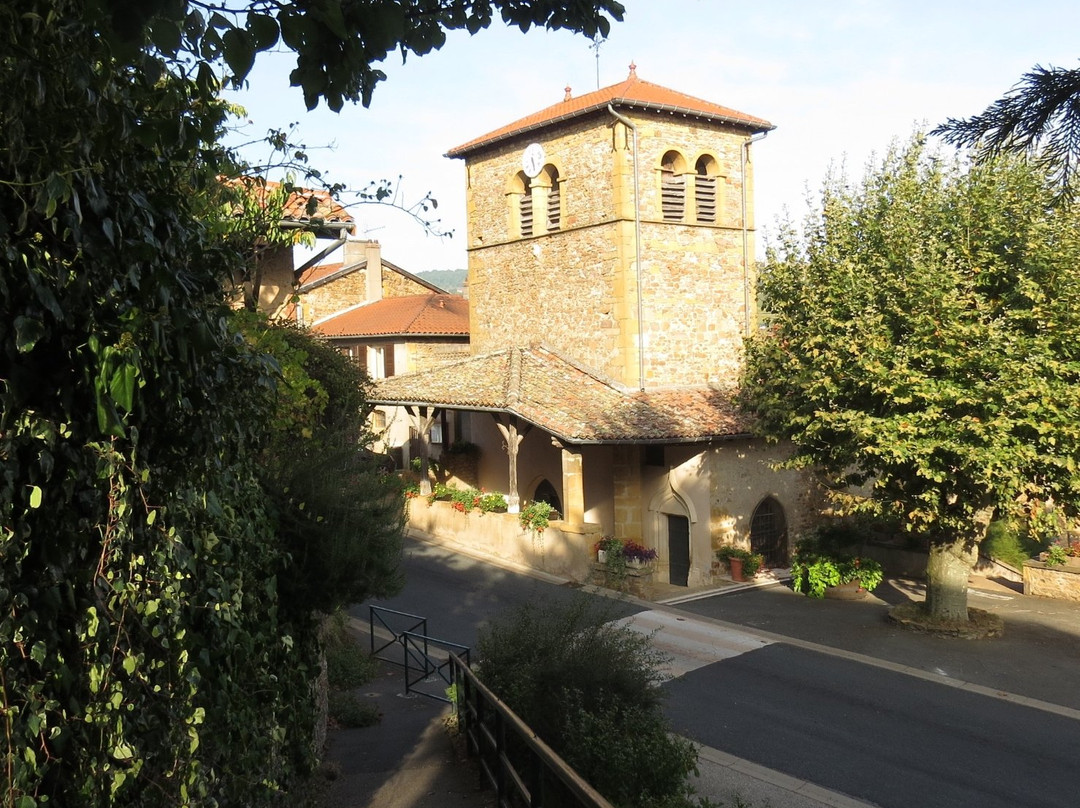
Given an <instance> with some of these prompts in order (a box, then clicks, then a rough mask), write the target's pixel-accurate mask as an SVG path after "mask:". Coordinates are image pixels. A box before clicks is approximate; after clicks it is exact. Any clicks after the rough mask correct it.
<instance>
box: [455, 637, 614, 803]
mask: <svg viewBox="0 0 1080 808" xmlns="http://www.w3.org/2000/svg"><path fill="white" fill-rule="evenodd" d="M450 665H451V668H452V670H453V678H454V686H455V691H456V693H455V695H456V706H457V714H458V722H459V726H460V729H461V731H462V732H463V733H464V735H465V741H466V746H467V748H468V750H469V754H471V755H475V756H476V757H477V758H478V759H479V762H480V769H481V771H482V773H483V775H484V777H485V778H486V779H487V781H488V783H489V784H490V785H491V787H492V788H494V789H495V795H496V798H497V800H498V805H499V806H501V808H511V807H512V806H528V808H555V807H556V806H558V808H563V806H581V807H582V808H612V806H611V803H609V802H608V801H607V800H606V799H604V797H603V796H602V795H601V794H600V792H598V791H597V790H596V789H595V788H593V787H592V786H590V785H589V784H588V783H587V782H586V781H585V780H583V779H582V778H581V776H580V775H578V773H577V772H575V771H574V770H573V769H572V768H570V766H569V765H567V763H566V761H564V760H563V759H562V758H561V757H559V756H558V755H557V754H555V752H554V751H553V750H552V749H551V747H549V746H548V745H547V744H545V743H544V742H543V741H542V740H540V739H539V738H538V737H537V736H536V733H535V732H533V731H532V730H531V729H530V728H529V726H528V725H527V724H526V723H525V722H524V721H522V720H521V719H520V718H518V716H517V715H516V714H515V713H514V712H513V711H512V710H511V709H510V708H509V707H507V706H506V705H505V704H504V703H503V702H502V701H501V700H500V699H499V697H498V696H496V695H495V694H494V693H492V692H491V691H490V690H488V688H487V687H485V686H484V684H483V683H482V682H481V681H480V680H479V679H478V678H477V677H476V674H475V673H473V672H472V670H471V669H470V668H469V665H468V662H467V661H465V660H463V659H461V658H460V657H457V656H451V657H450Z"/></svg>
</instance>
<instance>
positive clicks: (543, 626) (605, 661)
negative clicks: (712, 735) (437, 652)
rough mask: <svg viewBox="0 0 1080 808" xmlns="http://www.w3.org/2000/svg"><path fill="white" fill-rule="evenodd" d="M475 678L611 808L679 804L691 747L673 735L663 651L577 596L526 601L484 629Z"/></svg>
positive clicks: (683, 801)
mask: <svg viewBox="0 0 1080 808" xmlns="http://www.w3.org/2000/svg"><path fill="white" fill-rule="evenodd" d="M478 646H479V651H480V678H481V679H482V680H483V682H484V684H485V685H487V686H488V687H489V688H490V689H491V690H492V692H494V693H495V694H496V695H497V696H498V697H499V698H500V699H502V700H503V701H504V702H505V703H506V704H507V706H509V707H510V709H511V710H513V711H514V712H515V713H516V714H517V715H518V716H520V717H521V719H522V720H523V721H524V722H525V723H526V724H528V725H529V726H530V727H531V728H532V729H533V730H534V731H535V732H536V734H537V735H538V736H539V737H540V738H541V739H542V740H543V741H544V743H546V744H548V745H549V746H550V747H551V748H552V749H554V750H555V752H556V753H558V754H559V755H560V756H561V757H562V758H563V759H564V760H565V761H566V762H567V763H568V764H570V766H571V767H572V768H573V769H574V770H575V771H576V772H577V773H578V774H580V775H581V776H582V777H584V778H585V780H586V781H588V782H589V783H590V784H591V785H592V786H593V787H594V788H595V789H596V790H597V791H599V792H600V793H601V794H603V795H604V796H605V797H606V798H607V799H608V800H610V801H611V802H612V803H613V804H614V805H618V806H625V807H626V808H631V806H634V807H635V808H685V807H686V806H689V805H692V804H694V800H693V799H692V794H693V789H692V788H691V787H690V784H689V777H690V775H691V773H694V772H695V771H696V767H697V751H696V749H695V748H694V745H693V744H692V743H690V742H689V741H687V740H685V739H683V738H678V737H676V736H673V735H671V734H670V727H669V726H668V723H667V720H666V719H665V718H664V713H663V705H662V698H663V692H662V691H661V689H660V683H661V681H662V678H663V675H662V671H661V667H662V665H663V663H664V662H665V657H664V655H663V654H662V653H661V652H659V651H657V650H656V649H655V648H654V647H653V645H652V641H651V640H650V638H649V637H647V636H645V635H643V634H641V633H639V632H636V631H634V630H633V629H631V628H629V627H628V626H624V625H622V624H620V623H617V622H613V621H612V620H611V615H610V614H607V613H605V612H604V611H603V610H597V609H592V608H590V607H589V601H587V600H586V599H585V598H578V599H576V600H574V601H572V602H571V603H570V604H569V605H566V606H555V605H545V606H535V605H532V604H527V605H525V606H523V607H522V608H520V609H518V610H516V611H515V612H513V613H511V614H509V615H506V616H505V617H504V618H502V619H500V620H498V621H496V622H495V623H493V624H492V625H491V626H490V627H488V628H487V629H485V630H484V631H483V632H482V634H481V636H480V640H479V643H478Z"/></svg>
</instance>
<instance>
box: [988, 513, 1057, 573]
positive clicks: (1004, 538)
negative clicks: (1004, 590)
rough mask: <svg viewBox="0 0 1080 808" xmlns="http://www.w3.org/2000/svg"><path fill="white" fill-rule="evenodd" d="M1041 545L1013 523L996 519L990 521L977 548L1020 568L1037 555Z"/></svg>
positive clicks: (991, 556)
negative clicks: (984, 536) (984, 535)
mask: <svg viewBox="0 0 1080 808" xmlns="http://www.w3.org/2000/svg"><path fill="white" fill-rule="evenodd" d="M1041 549H1042V546H1041V545H1040V544H1039V543H1038V542H1037V541H1035V540H1034V539H1032V538H1031V537H1030V536H1029V535H1027V534H1022V533H1021V531H1020V530H1019V529H1018V527H1017V526H1016V524H1015V523H1013V522H1012V521H1010V520H1007V519H996V520H994V521H993V522H991V523H990V527H989V528H988V529H987V531H986V538H985V539H983V543H982V545H981V547H980V548H979V550H980V552H982V554H983V555H985V556H989V557H990V558H995V559H997V560H999V561H1004V562H1005V563H1006V564H1011V565H1012V566H1014V567H1016V568H1017V569H1020V568H1021V567H1023V566H1024V562H1025V561H1027V560H1028V559H1030V558H1034V557H1035V556H1037V555H1038V554H1039V552H1040V550H1041Z"/></svg>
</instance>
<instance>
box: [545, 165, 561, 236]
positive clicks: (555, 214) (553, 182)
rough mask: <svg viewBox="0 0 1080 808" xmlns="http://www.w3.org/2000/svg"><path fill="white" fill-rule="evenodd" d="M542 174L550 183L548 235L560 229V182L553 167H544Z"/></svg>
mask: <svg viewBox="0 0 1080 808" xmlns="http://www.w3.org/2000/svg"><path fill="white" fill-rule="evenodd" d="M544 173H545V174H546V175H547V179H548V181H549V182H550V185H549V186H548V195H547V229H548V232H549V233H550V232H552V231H553V230H560V229H562V180H560V179H559V170H558V169H557V168H555V166H552V165H548V166H544Z"/></svg>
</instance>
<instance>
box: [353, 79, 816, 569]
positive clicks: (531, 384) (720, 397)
mask: <svg viewBox="0 0 1080 808" xmlns="http://www.w3.org/2000/svg"><path fill="white" fill-rule="evenodd" d="M771 129H773V125H772V124H771V123H769V122H768V121H766V120H764V119H761V118H757V117H754V116H752V115H748V114H746V113H743V112H739V111H736V110H733V109H729V108H727V107H724V106H721V105H719V104H715V103H712V102H709V101H704V100H701V99H699V98H694V97H692V96H689V95H686V94H683V93H680V92H677V91H674V90H671V89H668V88H665V87H662V86H660V85H657V84H653V83H651V82H648V81H645V80H643V79H640V78H638V76H637V71H636V69H635V67H634V66H633V65H631V67H630V74H629V76H628V77H627V79H626V80H625V81H623V82H621V83H619V84H615V85H612V86H610V87H605V88H603V89H600V90H597V91H595V92H590V93H586V94H583V95H580V96H574V95H573V94H572V92H571V90H570V88H566V90H565V91H564V94H563V97H562V100H561V101H559V102H558V103H556V104H554V105H552V106H549V107H546V108H544V109H542V110H540V111H538V112H535V113H533V114H531V115H528V116H526V117H524V118H521V119H520V120H517V121H514V122H513V123H509V124H507V125H506V126H503V127H501V128H499V129H496V130H494V131H492V132H488V133H486V134H483V135H480V136H479V137H476V138H474V139H472V140H470V141H468V142H467V143H463V144H461V145H459V146H456V147H454V148H452V149H450V150H449V152H448V153H447V156H448V157H450V158H454V159H460V160H462V161H463V162H464V168H465V172H464V173H465V194H466V204H467V233H466V238H467V248H468V257H469V260H468V298H469V312H468V316H469V354H468V356H467V357H463V358H461V359H459V360H456V361H452V362H448V363H445V364H441V365H439V366H437V367H433V368H429V369H426V370H424V371H421V372H417V373H407V374H400V375H395V376H391V377H388V378H384V379H381V380H379V381H378V382H377V383H376V388H375V394H374V396H373V399H372V403H374V404H377V405H380V408H405V411H407V412H409V413H411V415H412V423H413V434H414V435H415V436H416V437H417V439H418V441H419V444H420V453H421V454H422V455H423V456H424V458H426V457H427V454H428V452H429V451H430V446H429V436H430V435H431V432H432V428H433V427H437V428H436V429H435V432H436V434H437V435H438V437H439V440H440V441H443V442H444V444H449V443H450V442H452V441H458V442H467V443H468V444H470V445H473V446H475V447H477V461H476V464H475V470H474V473H473V476H474V477H475V479H472V480H468V481H467V482H468V483H469V484H471V485H475V486H476V487H480V488H484V489H486V490H494V491H501V492H505V493H506V494H507V498H508V501H509V504H510V511H511V512H515V511H516V510H517V509H518V508H519V507H521V505H523V504H525V503H528V502H530V501H533V500H544V501H546V502H549V503H551V504H552V505H554V506H555V508H556V509H557V511H558V512H559V515H560V517H561V518H560V519H559V520H558V521H556V522H553V523H552V525H551V528H550V529H549V531H547V535H546V536H545V539H544V546H543V547H542V548H541V551H540V552H536V551H535V548H533V550H531V551H530V549H529V547H528V543H527V542H524V541H523V540H520V539H519V546H517V547H515V546H512V544H513V543H512V541H510V542H508V541H507V540H506V539H496V538H492V537H488V538H484V537H483V536H481V537H480V538H477V539H475V541H479V542H486V543H487V546H486V547H483V548H479V549H485V550H486V551H488V552H494V553H496V554H499V555H506V556H510V557H514V558H513V560H519V561H524V562H525V563H530V564H533V565H535V566H540V567H543V568H546V569H549V570H551V571H553V572H559V573H561V574H567V575H570V577H573V578H577V579H579V580H581V579H584V578H585V577H586V576H587V574H588V566H589V561H590V548H591V547H592V546H593V543H594V542H595V540H596V539H597V538H598V537H599V536H601V535H611V536H615V537H616V538H622V539H634V540H636V541H638V542H641V543H642V544H644V545H645V546H647V547H650V548H652V549H654V550H656V551H657V554H658V559H657V572H656V574H657V577H658V580H660V581H662V582H664V583H668V584H672V585H675V586H699V585H704V584H707V583H708V582H709V581H710V579H711V577H712V576H715V575H717V574H719V571H718V568H717V565H716V564H715V549H716V548H717V547H719V546H721V545H724V544H737V545H740V546H743V547H745V548H747V549H753V550H754V551H755V552H760V553H762V554H763V555H764V556H765V559H766V563H767V564H768V565H770V566H785V565H786V563H787V561H788V552H789V543H790V537H791V536H792V535H793V534H794V531H796V530H798V529H799V528H800V526H802V525H803V524H804V523H806V522H807V521H808V520H809V519H811V518H812V516H813V512H814V509H813V504H812V503H811V502H810V501H809V497H808V495H807V493H806V492H807V491H808V486H807V484H806V481H805V480H804V479H803V477H802V475H801V474H799V473H798V472H793V471H776V470H774V469H773V468H772V466H771V464H772V463H773V462H774V461H776V460H778V459H780V457H781V455H780V454H779V451H778V449H777V447H774V446H767V445H765V444H764V442H763V441H760V440H758V439H756V438H754V437H752V435H751V434H750V429H749V425H748V423H747V422H746V420H745V416H743V415H742V414H741V413H740V412H739V410H738V407H737V405H736V401H735V397H736V393H737V384H738V380H739V373H740V369H741V362H742V345H743V338H744V337H745V336H746V335H747V334H749V333H751V332H752V331H753V330H754V329H755V328H756V327H757V310H756V304H755V282H756V275H755V268H754V262H753V255H754V230H755V227H754V216H753V165H754V154H753V152H754V144H755V143H756V142H757V141H759V140H760V139H761V138H763V137H764V136H765V135H766V134H767V133H768V132H769V131H770V130H771ZM418 526H419V527H420V528H425V527H426V525H424V524H420V525H418Z"/></svg>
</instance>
